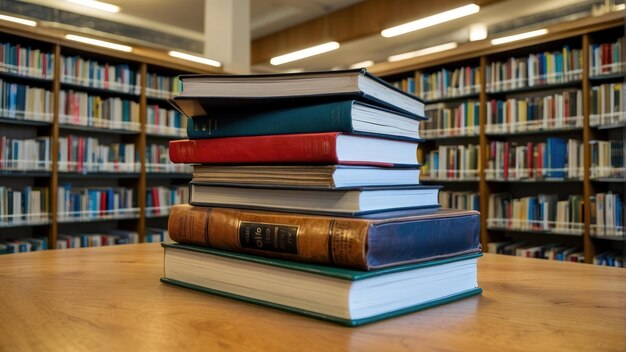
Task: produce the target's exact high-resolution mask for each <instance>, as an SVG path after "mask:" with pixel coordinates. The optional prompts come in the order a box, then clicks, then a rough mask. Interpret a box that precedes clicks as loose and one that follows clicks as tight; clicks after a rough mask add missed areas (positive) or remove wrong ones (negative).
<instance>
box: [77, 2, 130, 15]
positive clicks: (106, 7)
mask: <svg viewBox="0 0 626 352" xmlns="http://www.w3.org/2000/svg"><path fill="white" fill-rule="evenodd" d="M67 2H71V3H72V4H76V5H81V6H86V7H91V8H92V9H96V10H100V11H106V12H111V13H118V12H120V7H119V6H115V5H112V4H107V3H106V2H101V1H95V0H67Z"/></svg>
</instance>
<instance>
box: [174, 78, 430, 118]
mask: <svg viewBox="0 0 626 352" xmlns="http://www.w3.org/2000/svg"><path fill="white" fill-rule="evenodd" d="M180 80H181V81H182V82H183V90H182V92H181V94H180V95H179V96H177V97H175V98H174V99H172V100H170V102H171V103H172V104H173V105H174V106H175V107H176V108H177V109H178V110H180V111H181V112H182V113H183V114H185V115H186V116H188V117H197V116H211V115H212V114H213V113H219V112H224V111H226V112H234V111H237V110H240V111H243V110H250V109H251V108H255V109H261V110H279V109H284V108H287V107H293V106H302V105H310V104H315V103H322V102H324V103H326V102H331V101H339V100H347V99H355V100H360V101H364V102H367V103H370V104H375V105H379V106H383V107H386V108H388V109H392V110H395V111H401V112H404V113H408V114H411V115H414V116H424V102H423V101H422V100H420V99H419V98H418V97H416V96H415V95H412V94H409V93H406V92H403V91H402V90H400V89H398V88H396V87H394V86H392V85H390V84H389V83H387V82H385V81H383V80H381V79H380V78H378V77H376V76H374V75H372V74H371V73H369V72H367V70H366V69H354V70H336V71H321V72H300V73H280V74H279V73H277V74H254V75H210V74H193V75H181V76H180Z"/></svg>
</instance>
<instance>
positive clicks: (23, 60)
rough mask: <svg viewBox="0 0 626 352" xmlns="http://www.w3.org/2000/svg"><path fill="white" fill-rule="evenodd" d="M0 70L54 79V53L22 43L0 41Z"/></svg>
mask: <svg viewBox="0 0 626 352" xmlns="http://www.w3.org/2000/svg"><path fill="white" fill-rule="evenodd" d="M0 72H8V73H12V74H16V75H21V76H28V77H34V78H42V79H52V78H53V76H54V55H53V54H52V53H48V52H42V51H41V50H40V49H37V48H30V47H24V46H22V45H20V44H11V43H0Z"/></svg>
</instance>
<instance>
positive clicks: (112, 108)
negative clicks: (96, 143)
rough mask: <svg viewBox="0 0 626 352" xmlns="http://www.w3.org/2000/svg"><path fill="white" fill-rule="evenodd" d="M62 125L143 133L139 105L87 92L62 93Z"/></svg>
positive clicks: (60, 97)
mask: <svg viewBox="0 0 626 352" xmlns="http://www.w3.org/2000/svg"><path fill="white" fill-rule="evenodd" d="M59 123H61V124H70V125H78V126H90V127H98V128H110V129H122V130H129V131H136V132H139V130H140V129H141V124H140V123H139V103H137V102H134V101H131V100H127V99H122V98H119V97H110V98H102V97H100V96H95V95H91V94H87V93H83V92H76V91H72V90H69V91H65V90H61V91H60V92H59Z"/></svg>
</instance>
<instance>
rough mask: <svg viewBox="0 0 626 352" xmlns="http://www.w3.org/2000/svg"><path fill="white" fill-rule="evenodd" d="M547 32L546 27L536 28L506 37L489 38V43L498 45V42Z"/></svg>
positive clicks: (526, 37)
mask: <svg viewBox="0 0 626 352" xmlns="http://www.w3.org/2000/svg"><path fill="white" fill-rule="evenodd" d="M547 33H548V30H547V29H538V30H536V31H531V32H525V33H520V34H515V35H510V36H508V37H502V38H496V39H491V44H492V45H500V44H504V43H510V42H514V41H517V40H522V39H528V38H532V37H538V36H540V35H544V34H547Z"/></svg>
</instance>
